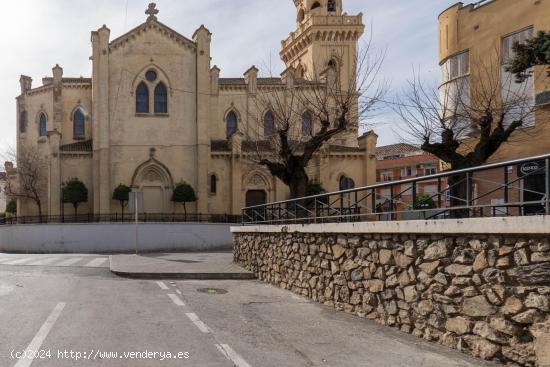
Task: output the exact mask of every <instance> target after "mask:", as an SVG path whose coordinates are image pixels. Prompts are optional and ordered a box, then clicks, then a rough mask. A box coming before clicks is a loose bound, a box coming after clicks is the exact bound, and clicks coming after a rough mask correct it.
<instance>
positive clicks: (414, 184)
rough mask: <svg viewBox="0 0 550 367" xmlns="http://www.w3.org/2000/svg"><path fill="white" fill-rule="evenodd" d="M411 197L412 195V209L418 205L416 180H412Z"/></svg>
mask: <svg viewBox="0 0 550 367" xmlns="http://www.w3.org/2000/svg"><path fill="white" fill-rule="evenodd" d="M412 197H413V200H412V209H413V210H416V206H417V205H418V203H417V201H416V181H415V182H413V184H412Z"/></svg>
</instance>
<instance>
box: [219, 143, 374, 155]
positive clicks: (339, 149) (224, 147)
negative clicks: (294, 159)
mask: <svg viewBox="0 0 550 367" xmlns="http://www.w3.org/2000/svg"><path fill="white" fill-rule="evenodd" d="M297 144H299V145H298V146H297V148H298V149H300V148H302V146H301V145H303V144H302V143H297ZM210 148H211V150H212V151H213V152H230V151H231V147H230V145H229V140H212V141H211V142H210ZM241 148H242V150H243V151H244V152H254V151H257V150H260V151H266V150H270V149H272V148H273V147H272V145H271V143H270V142H269V141H268V140H243V142H242V145H241ZM330 151H331V152H334V153H357V152H364V151H365V150H364V149H363V148H359V147H348V146H344V145H331V146H330Z"/></svg>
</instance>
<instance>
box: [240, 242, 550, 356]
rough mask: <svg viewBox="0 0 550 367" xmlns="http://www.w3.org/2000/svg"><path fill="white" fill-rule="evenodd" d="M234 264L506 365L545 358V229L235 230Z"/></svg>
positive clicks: (548, 322)
mask: <svg viewBox="0 0 550 367" xmlns="http://www.w3.org/2000/svg"><path fill="white" fill-rule="evenodd" d="M234 259H235V262H237V263H238V264H240V265H242V266H244V267H245V268H247V269H249V270H251V271H253V272H254V273H256V275H257V276H258V278H259V279H261V280H264V281H266V282H270V283H272V284H275V285H277V286H280V287H281V288H284V289H289V290H291V291H293V292H295V293H297V294H300V295H303V296H306V297H309V298H311V299H312V300H315V301H318V302H321V303H323V304H325V305H331V306H334V307H335V308H336V309H337V310H343V311H345V312H349V313H353V314H356V315H357V316H360V317H366V318H368V319H371V320H375V321H376V322H378V323H380V324H383V325H387V326H391V327H395V328H398V329H400V330H401V331H403V332H406V333H412V334H413V335H415V336H418V337H421V338H424V339H426V340H430V341H435V342H439V343H441V344H443V345H446V346H448V347H451V348H456V349H458V350H460V351H463V352H466V353H470V354H472V355H474V356H477V357H480V358H483V359H486V360H498V361H501V362H502V363H505V364H507V365H511V366H517V365H520V366H550V304H549V303H550V302H549V299H550V239H549V238H548V236H535V235H529V236H525V235H524V236H518V235H509V236H508V235H500V236H485V235H471V236H469V237H463V236H459V235H387V234H326V233H300V232H296V233H246V232H240V233H234Z"/></svg>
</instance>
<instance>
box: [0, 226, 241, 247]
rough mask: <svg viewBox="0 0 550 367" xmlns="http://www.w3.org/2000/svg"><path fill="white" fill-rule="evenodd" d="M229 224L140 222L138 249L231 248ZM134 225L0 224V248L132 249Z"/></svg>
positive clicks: (134, 234)
mask: <svg viewBox="0 0 550 367" xmlns="http://www.w3.org/2000/svg"><path fill="white" fill-rule="evenodd" d="M229 229H230V224H206V223H200V224H199V223H170V224H166V223H143V224H140V225H139V231H138V241H139V242H138V247H139V251H143V252H150V251H214V250H231V249H232V240H231V233H230V231H229ZM135 236H136V232H135V225H134V224H115V223H113V224H111V223H92V224H34V225H13V226H7V225H0V251H1V252H21V253H27V252H28V253H121V252H134V251H135Z"/></svg>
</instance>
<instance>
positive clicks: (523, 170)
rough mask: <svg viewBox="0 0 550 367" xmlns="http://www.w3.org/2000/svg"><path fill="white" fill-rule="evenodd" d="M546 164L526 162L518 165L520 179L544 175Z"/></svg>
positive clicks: (543, 162) (542, 161) (541, 161)
mask: <svg viewBox="0 0 550 367" xmlns="http://www.w3.org/2000/svg"><path fill="white" fill-rule="evenodd" d="M545 166H546V163H545V161H544V160H540V161H531V162H525V163H522V164H520V165H518V177H524V176H533V175H544V174H545V173H546V169H545Z"/></svg>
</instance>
